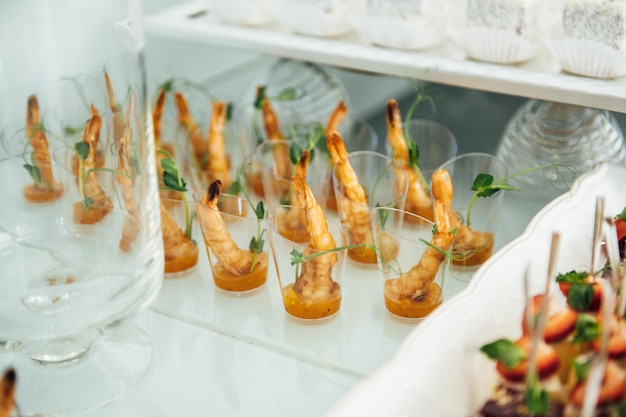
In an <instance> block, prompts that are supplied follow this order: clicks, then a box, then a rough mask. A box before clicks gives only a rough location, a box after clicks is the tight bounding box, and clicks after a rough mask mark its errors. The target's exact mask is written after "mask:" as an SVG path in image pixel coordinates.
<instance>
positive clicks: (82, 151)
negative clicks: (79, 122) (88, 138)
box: [74, 141, 89, 161]
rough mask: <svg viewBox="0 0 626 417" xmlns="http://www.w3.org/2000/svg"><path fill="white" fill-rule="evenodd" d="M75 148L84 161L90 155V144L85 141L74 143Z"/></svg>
mask: <svg viewBox="0 0 626 417" xmlns="http://www.w3.org/2000/svg"><path fill="white" fill-rule="evenodd" d="M74 150H76V153H77V154H78V157H79V158H80V159H82V160H83V161H84V160H85V159H87V157H88V156H89V145H87V144H86V143H85V142H83V141H80V142H76V143H75V144H74Z"/></svg>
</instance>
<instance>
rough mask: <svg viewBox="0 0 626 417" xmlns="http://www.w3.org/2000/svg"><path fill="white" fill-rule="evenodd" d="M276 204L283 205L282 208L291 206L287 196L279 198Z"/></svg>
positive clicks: (289, 198)
mask: <svg viewBox="0 0 626 417" xmlns="http://www.w3.org/2000/svg"><path fill="white" fill-rule="evenodd" d="M278 202H279V203H280V204H281V205H283V206H290V205H291V197H289V196H281V197H280V199H279V200H278Z"/></svg>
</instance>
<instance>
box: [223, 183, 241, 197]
mask: <svg viewBox="0 0 626 417" xmlns="http://www.w3.org/2000/svg"><path fill="white" fill-rule="evenodd" d="M241 190H243V186H242V185H241V182H239V181H233V183H232V184H230V185H229V186H228V188H227V189H226V193H227V194H232V195H237V194H239V193H240V192H241Z"/></svg>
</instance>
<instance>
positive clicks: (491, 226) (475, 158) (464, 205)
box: [440, 152, 508, 268]
mask: <svg viewBox="0 0 626 417" xmlns="http://www.w3.org/2000/svg"><path fill="white" fill-rule="evenodd" d="M440 168H443V169H445V170H446V171H448V173H449V174H450V178H451V179H452V187H453V196H450V197H451V199H452V209H453V212H454V214H455V216H454V217H455V218H453V219H451V226H452V227H453V228H454V229H456V232H455V234H454V242H453V248H452V255H451V256H452V265H454V266H458V267H472V268H474V267H478V266H480V265H482V264H483V263H484V262H485V261H486V260H487V259H489V257H491V254H492V253H493V248H494V243H495V232H496V229H497V222H498V215H499V211H500V207H501V205H502V198H503V196H504V194H503V192H502V191H497V192H496V193H495V194H493V195H491V196H488V197H478V195H477V190H473V189H472V187H473V186H474V182H475V181H476V180H477V178H478V176H479V175H481V177H482V178H492V179H493V181H498V180H500V179H502V178H504V177H506V176H507V172H508V171H507V168H506V165H505V164H504V163H503V162H502V161H501V160H500V159H498V158H496V157H495V156H493V155H489V154H486V153H479V152H476V153H468V154H463V155H460V156H458V157H456V158H453V159H451V160H450V161H448V162H446V163H444V164H443V165H442V166H441V167H440Z"/></svg>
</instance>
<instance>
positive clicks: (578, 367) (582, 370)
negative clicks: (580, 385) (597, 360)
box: [572, 360, 591, 381]
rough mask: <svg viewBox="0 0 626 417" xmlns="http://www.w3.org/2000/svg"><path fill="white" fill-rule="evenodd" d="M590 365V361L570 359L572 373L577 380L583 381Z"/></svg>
mask: <svg viewBox="0 0 626 417" xmlns="http://www.w3.org/2000/svg"><path fill="white" fill-rule="evenodd" d="M590 365H591V362H590V361H584V362H580V361H577V360H574V361H572V368H574V373H575V375H576V380H577V381H583V380H584V379H585V378H587V373H588V372H589V367H590Z"/></svg>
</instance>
